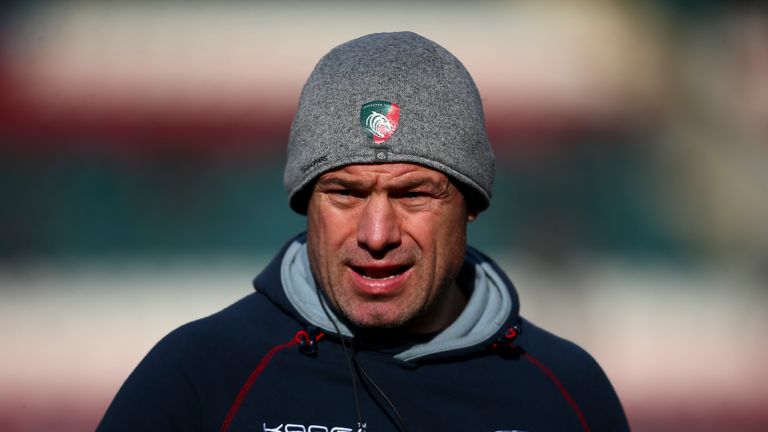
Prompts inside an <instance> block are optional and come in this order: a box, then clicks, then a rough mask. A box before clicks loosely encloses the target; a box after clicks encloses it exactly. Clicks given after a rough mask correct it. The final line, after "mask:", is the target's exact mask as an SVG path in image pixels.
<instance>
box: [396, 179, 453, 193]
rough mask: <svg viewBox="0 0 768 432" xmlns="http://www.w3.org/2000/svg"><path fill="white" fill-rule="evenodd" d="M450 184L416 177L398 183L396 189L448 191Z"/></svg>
mask: <svg viewBox="0 0 768 432" xmlns="http://www.w3.org/2000/svg"><path fill="white" fill-rule="evenodd" d="M450 184H451V183H450V182H449V181H442V180H435V179H433V178H431V177H416V178H409V179H405V180H403V181H402V182H396V183H395V184H394V187H395V188H397V189H415V188H420V187H425V188H428V189H429V190H433V191H444V190H446V189H448V187H449V185H450Z"/></svg>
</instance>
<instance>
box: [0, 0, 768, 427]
mask: <svg viewBox="0 0 768 432" xmlns="http://www.w3.org/2000/svg"><path fill="white" fill-rule="evenodd" d="M393 30H412V31H416V32H418V33H420V34H422V35H424V36H426V37H428V38H430V39H433V40H435V41H437V42H438V43H440V44H441V45H443V46H445V47H446V48H447V49H449V50H450V51H452V52H453V53H454V54H456V55H457V57H459V58H460V59H461V60H462V61H463V62H464V64H465V65H466V66H467V68H468V69H469V70H470V72H471V73H472V74H473V76H474V77H475V80H476V82H477V84H478V87H479V90H480V93H481V96H482V98H483V102H484V105H485V109H486V115H487V118H486V121H487V127H488V130H489V134H490V137H491V141H492V143H493V146H494V148H495V151H496V153H497V157H498V166H497V181H496V186H495V195H494V200H493V204H492V206H491V208H490V209H489V210H488V211H487V212H485V213H483V214H482V215H481V216H480V218H479V219H478V221H477V222H475V223H473V224H472V225H471V227H470V241H471V243H473V244H474V245H476V246H478V247H480V248H481V249H483V250H485V251H487V252H488V253H490V254H491V255H492V256H494V257H496V259H497V260H498V261H499V263H500V264H501V265H502V266H503V267H504V268H505V269H507V270H508V271H509V273H510V276H511V278H512V280H513V281H515V282H516V285H517V286H518V288H519V290H520V291H521V302H522V306H521V308H522V312H523V314H524V315H525V316H527V317H528V318H530V319H531V320H533V321H535V322H537V323H538V324H540V325H542V326H544V327H546V328H548V329H550V330H552V331H554V332H556V333H559V334H561V335H563V336H565V337H567V338H569V339H571V340H574V341H575V342H577V343H579V344H581V345H582V346H584V347H585V348H587V349H588V350H589V351H590V352H592V353H593V355H594V356H595V357H596V358H597V359H598V360H599V361H600V362H601V364H602V365H603V367H604V368H605V370H606V372H607V373H608V375H609V377H610V378H611V379H612V381H613V383H614V385H615V387H616V389H617V391H618V393H619V395H620V397H621V399H622V401H623V403H624V406H625V409H626V411H627V414H628V416H629V419H630V422H631V425H632V427H633V429H634V430H636V431H677V430H697V431H720V430H729V431H758V430H768V385H767V384H768V372H766V367H765V365H766V364H767V362H766V360H768V355H767V354H768V338H766V337H765V332H766V330H768V229H767V228H766V221H768V9H766V8H765V7H764V6H762V5H761V2H747V1H725V0H699V1H688V0H666V1H662V0H657V1H647V0H646V1H639V0H635V1H630V0H625V1H620V0H615V1H610V0H603V1H600V0H594V1H574V0H562V1H556V0H538V1H525V0H517V1H511V0H510V1H491V0H488V1H454V2H450V1H449V2H432V1H426V0H420V1H397V0H394V1H389V2H386V3H383V2H368V1H335V2H328V1H313V2H309V1H306V2H301V1H274V2H254V1H250V2H245V1H243V2H185V1H166V2H157V1H153V2H149V1H131V2H128V1H100V2H89V1H44V0H38V1H27V2H19V3H7V2H6V3H4V5H3V6H1V7H0V193H1V196H2V202H1V203H0V344H1V345H0V346H1V347H2V349H1V350H0V430H3V431H79V430H91V429H93V428H94V427H95V426H96V424H97V422H98V420H99V418H100V416H101V415H102V413H103V411H104V410H105V409H106V406H107V405H108V403H109V401H110V400H111V398H112V396H113V395H114V393H115V392H116V391H117V389H118V387H119V385H120V384H121V383H122V381H123V380H124V379H125V378H126V376H127V375H128V373H129V372H130V371H131V370H132V369H133V367H134V366H135V365H136V364H137V362H138V361H139V360H140V359H141V358H142V357H143V356H144V354H145V353H146V352H147V351H148V350H149V349H150V348H151V346H152V345H153V344H154V343H155V342H156V341H157V340H158V339H159V338H160V337H162V336H163V335H165V334H166V333H167V332H168V331H170V330H172V329H173V328H175V327H176V326H178V325H180V324H182V323H184V322H187V321H189V320H192V319H195V318H199V317H202V316H205V315H207V314H210V313H213V312H215V311H217V310H219V309H220V308H222V307H224V306H226V305H227V304H229V303H231V302H233V301H235V300H237V299H238V298H240V297H242V296H244V295H246V294H248V293H249V292H250V290H251V288H250V280H251V278H252V277H253V276H254V275H255V274H256V273H258V272H259V270H261V268H262V267H263V266H264V265H265V264H266V261H267V260H268V259H269V258H270V257H271V256H272V254H273V253H275V252H276V250H277V248H279V247H280V246H281V245H282V243H283V242H285V241H286V240H287V239H288V238H289V236H291V235H293V234H295V233H297V232H299V231H300V230H302V229H303V227H304V224H305V222H304V219H303V218H302V217H299V216H297V215H295V214H292V213H291V212H290V210H289V209H288V206H287V198H286V194H285V192H284V190H283V187H282V165H283V162H284V146H285V143H286V140H287V136H288V128H289V125H290V121H291V118H292V115H293V112H294V110H295V108H296V103H297V99H298V95H299V92H300V90H301V86H302V85H303V82H304V80H305V79H306V77H307V76H308V74H309V73H310V71H311V69H312V67H313V66H314V64H315V63H316V62H317V60H318V59H319V58H320V57H321V56H322V55H323V54H324V53H326V52H327V51H328V50H329V49H331V48H332V47H334V46H336V45H338V44H339V43H342V42H344V41H347V40H349V39H352V38H355V37H358V36H361V35H363V34H367V33H371V32H375V31H393Z"/></svg>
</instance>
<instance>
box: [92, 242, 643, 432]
mask: <svg viewBox="0 0 768 432" xmlns="http://www.w3.org/2000/svg"><path fill="white" fill-rule="evenodd" d="M298 240H299V242H301V241H303V237H299V238H298ZM286 249H288V247H286V248H284V249H283V250H282V251H281V253H280V254H279V255H278V256H277V257H276V258H275V259H274V260H273V261H272V262H271V263H270V264H269V265H268V267H267V268H266V269H265V270H264V271H263V273H261V274H260V275H259V276H258V277H257V278H256V280H255V281H254V285H255V287H256V292H254V293H252V294H250V295H248V296H246V297H245V298H243V299H242V300H240V301H238V302H236V303H235V304H233V305H231V306H229V307H227V308H226V309H224V310H222V311H221V312H218V313H216V314H214V315H211V316H209V317H207V318H204V319H201V320H198V321H194V322H192V323H189V324H186V325H184V326H182V327H180V328H179V329H177V330H175V331H173V332H172V333H170V334H169V335H168V336H166V337H165V338H164V339H163V340H161V341H160V342H159V343H158V344H157V345H156V346H155V347H154V348H153V349H152V350H151V351H150V352H149V354H148V355H147V356H146V357H145V358H144V360H143V361H142V362H141V363H140V364H139V365H138V367H137V368H136V369H135V370H134V371H133V373H132V374H131V375H130V376H129V377H128V379H127V381H126V382H125V384H123V386H122V388H121V389H120V391H119V392H118V394H117V396H116V397H115V399H114V400H113V401H112V404H111V405H110V407H109V409H108V410H107V412H106V414H105V416H104V418H103V419H102V421H101V424H100V425H99V427H98V430H99V431H217V430H218V431H259V432H264V431H279V432H296V431H303V432H330V431H335V432H342V431H355V432H357V431H366V432H381V431H405V430H407V431H410V432H413V431H426V432H430V431H472V432H499V431H507V432H510V431H587V430H591V431H624V430H628V426H627V421H626V418H625V416H624V412H623V410H622V407H621V404H620V402H619V400H618V398H617V396H616V393H615V392H614V390H613V388H612V386H611V384H610V382H609V381H608V379H607V377H606V376H605V374H604V373H603V371H602V370H601V369H600V367H599V366H598V364H597V363H596V362H595V361H594V360H593V359H592V357H591V356H590V355H589V354H587V353H586V352H585V351H584V350H582V349H581V348H579V347H578V346H576V345H574V344H573V343H571V342H568V341H566V340H563V339H561V338H559V337H557V336H554V335H552V334H550V333H548V332H546V331H544V330H542V329H540V328H539V327H537V326H535V325H533V324H531V323H530V322H528V321H527V320H525V319H523V318H521V317H520V316H519V315H518V306H517V305H518V302H517V294H516V292H515V290H514V288H513V286H512V284H511V283H510V282H509V280H508V279H507V278H506V276H504V273H503V272H502V271H501V269H499V268H498V266H496V265H495V264H494V263H493V262H491V261H490V260H488V259H487V257H484V256H482V255H479V254H478V253H477V252H476V251H472V253H473V254H475V255H477V256H481V257H482V258H481V259H483V260H487V261H485V263H486V265H489V266H491V267H490V268H492V269H493V270H494V271H496V272H498V274H499V275H500V277H501V278H503V281H504V284H505V285H506V286H505V287H504V288H505V289H507V290H508V292H509V295H510V298H511V299H512V300H513V306H512V307H511V309H510V310H509V313H508V314H507V317H506V320H504V322H503V323H502V324H501V325H500V326H498V329H497V330H496V331H495V332H494V333H493V334H492V335H491V336H490V337H488V338H487V339H485V340H483V341H481V342H479V343H476V344H474V345H472V346H467V347H461V348H455V349H449V350H445V351H440V352H432V353H429V354H426V355H421V356H417V357H416V358H409V359H402V358H397V357H396V354H397V353H400V352H402V351H403V350H404V349H408V348H409V347H413V346H414V345H416V344H419V343H422V342H423V341H418V340H416V341H414V340H412V338H408V337H392V336H384V337H382V335H376V336H375V337H371V336H370V335H367V334H365V333H364V332H353V333H354V337H348V336H340V335H339V334H338V333H337V332H335V331H334V329H327V328H325V329H324V328H320V327H318V326H317V325H315V323H313V322H311V320H309V319H307V318H305V317H304V316H303V315H302V313H300V312H299V310H297V308H296V307H295V306H294V304H295V300H294V303H292V301H291V300H290V299H289V298H288V297H287V296H286V293H285V291H286V290H285V289H284V284H283V279H282V278H284V277H285V267H284V263H283V261H284V256H285V254H286ZM281 274H282V278H281ZM299 309H301V308H299ZM342 333H344V332H342ZM342 342H343V343H342Z"/></svg>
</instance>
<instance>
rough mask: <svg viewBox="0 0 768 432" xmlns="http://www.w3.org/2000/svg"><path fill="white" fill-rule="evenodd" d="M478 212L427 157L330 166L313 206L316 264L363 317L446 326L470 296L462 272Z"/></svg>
mask: <svg viewBox="0 0 768 432" xmlns="http://www.w3.org/2000/svg"><path fill="white" fill-rule="evenodd" d="M473 217H474V215H470V214H468V211H467V205H466V203H465V200H464V196H463V195H462V193H461V192H460V191H459V190H458V189H457V188H456V186H455V185H454V184H453V183H452V182H451V181H450V180H449V179H448V177H446V176H445V175H444V174H442V173H441V172H438V171H435V170H432V169H429V168H425V167H422V166H420V165H413V164H377V165H349V166H346V167H343V168H340V169H337V170H334V171H330V172H327V173H325V174H323V175H322V176H321V177H320V178H319V179H318V181H317V183H316V184H315V187H314V190H313V192H312V195H311V198H310V201H309V206H308V209H307V223H308V228H307V236H308V250H309V260H310V264H311V266H312V272H313V274H314V275H315V278H316V279H317V280H318V282H319V283H320V286H321V287H322V288H323V289H324V291H325V293H326V294H327V296H328V297H329V299H330V300H331V302H332V303H333V304H334V306H335V307H336V308H337V309H338V310H340V311H341V312H342V313H343V314H344V315H345V316H346V317H347V318H348V319H349V320H350V321H351V322H352V323H354V324H355V325H357V326H360V327H365V328H395V327H402V328H405V329H408V330H411V331H415V332H432V331H437V330H441V329H442V328H444V327H445V326H447V325H448V324H450V323H451V322H452V321H453V320H454V319H455V318H456V317H457V316H458V314H459V313H460V312H461V310H462V308H463V306H464V304H465V302H466V298H464V296H463V294H461V291H460V290H459V288H458V287H457V286H456V283H455V279H456V276H457V274H458V272H459V270H460V268H461V266H462V263H463V260H464V247H465V244H466V224H467V221H468V220H470V219H472V218H473Z"/></svg>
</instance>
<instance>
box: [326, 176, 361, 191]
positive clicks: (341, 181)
mask: <svg viewBox="0 0 768 432" xmlns="http://www.w3.org/2000/svg"><path fill="white" fill-rule="evenodd" d="M316 186H319V187H325V186H341V187H345V188H353V189H357V188H363V187H365V186H366V184H365V182H362V181H360V180H357V179H348V178H341V177H325V178H321V179H319V180H318V181H317V184H316Z"/></svg>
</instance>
